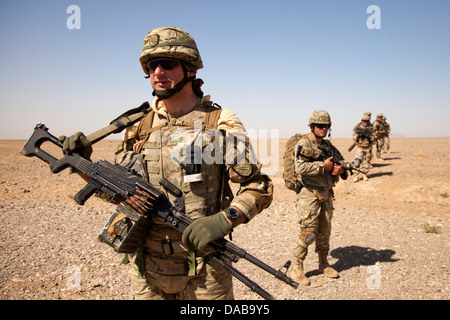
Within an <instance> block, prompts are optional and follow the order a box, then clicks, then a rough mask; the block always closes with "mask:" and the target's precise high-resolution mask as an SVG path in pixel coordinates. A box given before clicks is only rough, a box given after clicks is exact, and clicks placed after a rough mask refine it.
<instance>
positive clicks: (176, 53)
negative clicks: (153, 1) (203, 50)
mask: <svg viewBox="0 0 450 320" xmlns="http://www.w3.org/2000/svg"><path fill="white" fill-rule="evenodd" d="M153 58H176V59H180V60H182V61H184V62H186V63H187V67H188V68H189V69H190V70H191V71H196V70H198V69H201V68H203V62H202V59H201V57H200V52H199V51H198V48H197V44H196V43H195V40H194V38H192V36H191V35H190V34H189V33H188V32H186V31H184V30H183V29H180V28H178V27H163V28H156V29H153V30H151V31H150V32H149V33H147V36H146V37H145V39H144V44H143V47H142V53H141V56H140V57H139V62H140V63H141V66H142V69H143V70H144V72H145V73H146V74H147V75H149V72H148V68H147V62H148V60H150V59H153Z"/></svg>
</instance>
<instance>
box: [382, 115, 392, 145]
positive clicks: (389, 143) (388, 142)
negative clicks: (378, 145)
mask: <svg viewBox="0 0 450 320" xmlns="http://www.w3.org/2000/svg"><path fill="white" fill-rule="evenodd" d="M381 119H382V120H383V125H384V126H385V128H386V134H385V135H384V143H383V145H384V147H383V151H384V152H387V153H391V151H390V149H391V141H390V139H389V134H390V133H391V125H390V124H389V123H387V122H386V116H384V115H383V118H381Z"/></svg>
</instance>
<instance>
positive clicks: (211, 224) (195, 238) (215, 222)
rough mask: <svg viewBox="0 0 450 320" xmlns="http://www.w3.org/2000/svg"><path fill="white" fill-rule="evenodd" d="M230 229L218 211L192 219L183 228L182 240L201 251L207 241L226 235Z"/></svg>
mask: <svg viewBox="0 0 450 320" xmlns="http://www.w3.org/2000/svg"><path fill="white" fill-rule="evenodd" d="M230 231H231V227H230V225H229V224H228V221H227V219H226V218H225V217H224V216H223V214H222V213H221V212H219V213H216V214H213V215H212V216H207V217H201V218H198V219H196V220H194V222H192V223H191V224H190V225H189V226H188V227H187V228H186V230H184V232H183V236H182V241H183V243H184V244H186V245H187V246H188V247H190V248H192V247H195V248H197V249H198V250H200V251H203V250H204V249H205V248H206V246H207V244H208V243H209V242H211V241H213V240H217V239H220V238H222V237H224V236H226V235H227V234H228V233H229V232H230Z"/></svg>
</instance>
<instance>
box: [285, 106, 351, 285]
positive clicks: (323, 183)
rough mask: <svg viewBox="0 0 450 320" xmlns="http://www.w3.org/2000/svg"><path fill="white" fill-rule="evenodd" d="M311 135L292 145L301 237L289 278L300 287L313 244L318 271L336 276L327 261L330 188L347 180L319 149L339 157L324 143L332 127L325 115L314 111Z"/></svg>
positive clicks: (331, 201) (332, 148)
mask: <svg viewBox="0 0 450 320" xmlns="http://www.w3.org/2000/svg"><path fill="white" fill-rule="evenodd" d="M308 125H309V126H310V129H311V132H310V133H309V134H305V135H303V136H302V137H301V138H300V139H299V140H298V142H297V144H296V146H295V151H294V155H295V173H296V176H297V184H298V185H300V187H299V190H297V204H296V208H297V213H298V215H299V224H300V230H301V231H300V236H299V239H298V246H297V247H296V250H295V261H294V269H293V272H292V278H293V279H294V280H295V281H297V282H298V283H300V284H301V285H305V286H307V285H309V284H310V281H309V279H308V278H307V277H306V275H305V272H304V270H303V261H304V260H305V258H306V255H307V253H308V246H309V245H311V244H312V243H313V242H316V252H317V253H318V254H319V272H320V273H323V274H325V276H327V277H329V278H337V277H339V273H338V272H337V271H336V270H334V269H333V268H332V267H331V266H330V265H329V264H328V261H327V256H328V251H329V249H330V233H331V218H332V216H333V195H334V194H333V187H334V185H335V184H336V183H337V182H338V181H339V176H341V177H342V179H346V178H347V173H346V171H345V170H344V169H343V168H342V167H341V166H339V165H337V164H335V163H333V162H332V157H331V158H328V159H324V158H325V157H324V156H323V154H322V151H321V149H320V148H327V149H331V150H333V154H335V155H338V154H340V153H339V151H338V150H337V149H336V148H335V147H334V146H333V145H332V144H331V142H330V141H329V140H324V138H325V137H326V136H327V134H328V131H329V129H330V126H331V118H330V115H329V114H328V112H326V111H323V110H316V111H314V112H313V113H312V115H311V117H310V118H309V121H308Z"/></svg>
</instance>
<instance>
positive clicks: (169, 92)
mask: <svg viewBox="0 0 450 320" xmlns="http://www.w3.org/2000/svg"><path fill="white" fill-rule="evenodd" d="M193 80H195V76H192V77H186V76H185V77H184V79H183V80H181V81H180V82H178V83H177V85H176V86H175V87H173V88H170V89H165V90H153V93H152V95H153V96H157V97H158V98H159V99H160V100H163V99H168V98H170V97H172V96H173V95H174V94H175V93H177V92H179V91H181V89H183V88H184V86H185V85H186V84H187V83H188V82H189V81H193Z"/></svg>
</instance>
